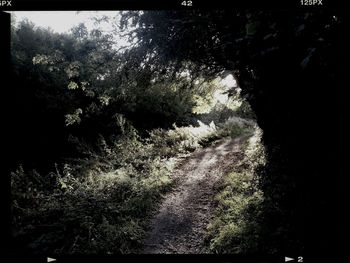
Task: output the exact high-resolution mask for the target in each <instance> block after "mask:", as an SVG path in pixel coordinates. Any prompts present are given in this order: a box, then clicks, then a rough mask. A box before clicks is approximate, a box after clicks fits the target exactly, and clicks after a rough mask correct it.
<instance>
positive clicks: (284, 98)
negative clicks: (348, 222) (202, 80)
mask: <svg viewBox="0 0 350 263" xmlns="http://www.w3.org/2000/svg"><path fill="white" fill-rule="evenodd" d="M123 17H124V20H123V21H124V24H123V26H126V27H127V26H134V25H138V27H136V29H135V30H134V31H133V32H134V34H135V37H136V38H138V40H139V48H140V49H141V50H143V51H144V50H147V51H150V52H155V53H156V54H157V55H158V60H157V62H158V63H159V64H164V63H165V64H166V65H170V66H173V70H176V69H178V68H181V67H184V65H185V66H187V65H193V67H189V69H190V70H191V71H193V73H194V74H195V73H199V72H200V73H201V74H203V72H205V74H207V75H208V76H210V75H215V74H219V73H220V74H224V73H225V72H226V71H227V70H230V71H233V72H234V73H235V77H236V79H237V82H238V84H239V87H240V88H241V89H242V94H243V96H244V97H245V98H247V100H248V102H249V103H250V105H251V107H252V109H253V111H254V112H255V114H256V117H257V121H258V124H259V126H260V127H261V128H262V130H263V131H264V135H263V142H264V144H265V145H266V147H267V151H266V154H267V167H266V169H264V170H261V171H260V176H261V178H262V180H261V181H260V184H261V188H262V191H263V192H264V195H265V199H264V202H263V205H264V211H263V213H264V215H265V216H264V217H263V218H264V220H263V222H261V223H262V224H263V225H264V233H260V234H261V235H264V237H263V238H262V240H264V242H263V244H261V245H263V246H262V247H261V250H260V251H265V252H273V251H276V250H277V251H279V252H280V253H282V254H285V253H288V251H293V253H295V251H298V253H299V254H303V253H304V252H305V253H312V254H313V255H317V251H320V250H321V251H324V250H326V249H328V248H329V247H332V246H334V245H335V243H333V241H332V240H334V239H336V235H337V234H339V233H340V232H341V231H342V230H341V227H340V226H339V228H337V230H334V229H333V227H332V226H334V225H338V222H336V218H337V217H335V216H333V213H335V214H337V212H336V211H335V206H334V205H333V204H335V203H337V199H336V196H337V192H336V191H337V190H335V189H339V188H340V189H341V188H342V187H341V185H340V184H339V183H338V184H337V187H329V185H328V183H329V179H328V176H329V175H330V174H332V175H334V174H336V175H335V176H336V177H337V178H338V179H339V178H340V177H339V176H341V171H340V170H339V169H338V168H335V167H338V164H337V158H339V155H340V149H341V146H340V145H341V141H340V139H339V138H340V134H341V130H340V129H341V124H340V123H341V117H340V115H341V114H340V112H341V108H340V105H341V101H342V100H341V97H342V96H341V93H342V87H343V86H344V68H343V65H344V59H343V55H342V54H344V52H345V46H344V38H343V36H344V32H345V31H344V30H345V27H344V26H343V25H344V23H343V22H344V21H343V20H344V13H343V12H341V11H340V10H330V9H329V10H326V9H317V10H316V9H315V10H312V11H311V10H301V9H300V10H255V9H252V10H242V9H232V10H211V11H208V10H189V11H148V12H146V11H145V12H143V13H139V12H126V13H124V16H123ZM144 52H146V51H144ZM184 63H185V64H184ZM234 92H235V91H234V90H232V94H234ZM326 120H333V121H334V123H337V124H336V125H328V124H326V122H327V121H326ZM320 164H322V165H320ZM336 181H337V180H336ZM338 182H340V181H339V180H338ZM325 193H327V195H324V194H325ZM326 196H327V197H326ZM329 207H333V209H332V212H327V213H326V214H327V215H325V213H324V212H325V211H326V210H328V208H329ZM330 222H332V223H330ZM325 226H329V227H325ZM315 240H316V241H315ZM338 245H340V244H338Z"/></svg>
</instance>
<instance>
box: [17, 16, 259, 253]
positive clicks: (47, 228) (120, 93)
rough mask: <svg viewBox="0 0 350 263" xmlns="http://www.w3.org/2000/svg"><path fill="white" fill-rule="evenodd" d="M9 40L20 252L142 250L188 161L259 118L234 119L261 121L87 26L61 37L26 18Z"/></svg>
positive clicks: (207, 84)
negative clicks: (178, 168)
mask: <svg viewBox="0 0 350 263" xmlns="http://www.w3.org/2000/svg"><path fill="white" fill-rule="evenodd" d="M11 45H12V49H11V52H12V66H13V71H12V74H13V76H12V77H13V81H14V83H13V89H14V94H15V98H14V102H13V103H14V104H15V112H14V113H13V118H14V119H16V122H15V126H16V127H14V131H15V134H13V136H14V137H16V138H18V139H17V140H16V141H14V144H15V145H14V147H15V148H17V149H18V151H16V153H17V156H16V159H15V160H14V162H13V163H12V164H11V165H12V171H13V172H12V173H11V191H12V218H13V222H12V224H13V237H14V239H13V246H14V247H16V249H18V250H20V251H26V252H34V253H54V254H62V253H63V254H66V253H104V254H105V253H130V252H135V251H138V249H139V248H140V246H141V245H142V239H143V238H144V234H145V229H146V227H147V222H148V221H147V220H148V218H149V216H150V213H151V212H152V211H154V209H156V205H157V203H158V202H159V201H160V200H161V197H162V194H163V193H165V192H166V191H167V190H168V189H169V188H170V187H171V186H172V184H173V182H172V178H171V176H170V174H171V171H172V169H173V168H174V166H175V165H176V163H177V161H178V160H179V159H180V158H181V156H183V155H186V154H188V153H189V152H191V151H193V150H195V149H197V148H200V147H203V146H206V145H208V144H210V143H212V142H213V141H215V140H217V139H219V138H222V137H225V136H232V137H236V136H238V135H240V134H242V133H245V132H247V131H248V130H249V127H251V126H252V125H253V121H252V120H250V121H247V120H243V119H240V118H238V117H235V118H233V119H232V118H230V117H232V116H233V115H236V116H242V117H247V116H250V117H251V118H253V117H254V115H252V114H251V110H250V109H249V106H248V107H247V102H246V101H245V100H244V99H241V98H239V96H238V97H237V98H236V99H235V100H233V99H232V100H228V101H230V103H231V104H230V103H226V104H220V103H218V102H217V101H216V99H215V96H214V94H215V92H224V89H223V87H222V86H221V85H220V84H219V82H218V80H217V79H215V78H212V79H205V78H204V77H203V76H201V75H198V76H195V77H191V76H190V75H188V74H186V73H182V74H172V75H169V74H170V73H171V71H170V70H167V69H165V71H164V72H163V69H164V68H162V67H159V65H158V64H152V63H154V62H153V61H152V58H150V60H151V61H148V60H149V58H147V57H146V58H145V57H144V54H143V53H142V52H141V53H140V52H138V51H137V50H132V49H131V50H126V51H124V52H120V51H117V50H116V49H114V48H112V45H113V41H112V36H111V35H106V34H102V33H101V32H99V31H98V30H92V31H91V32H89V31H87V29H86V27H85V26H84V25H83V24H80V25H79V26H77V27H75V28H73V29H72V31H71V33H70V34H58V33H54V32H52V31H50V30H49V29H42V28H37V27H36V26H35V25H34V24H32V23H30V22H28V21H21V22H20V23H19V24H18V25H16V26H15V25H12V42H11ZM169 72H170V73H169ZM234 101H235V102H236V104H237V105H236V106H234V105H233V104H234V103H233V102H234ZM247 114H248V115H247ZM198 120H202V121H203V122H201V121H198Z"/></svg>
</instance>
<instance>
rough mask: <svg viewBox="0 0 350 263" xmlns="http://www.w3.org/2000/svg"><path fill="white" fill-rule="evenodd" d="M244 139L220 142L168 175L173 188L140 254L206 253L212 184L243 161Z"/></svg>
mask: <svg viewBox="0 0 350 263" xmlns="http://www.w3.org/2000/svg"><path fill="white" fill-rule="evenodd" d="M247 137H248V136H247V135H245V136H241V137H238V138H235V139H231V138H225V139H222V140H220V141H219V142H217V143H216V144H215V145H214V146H210V147H207V148H204V149H199V150H197V151H195V152H194V153H192V154H191V155H190V156H189V157H187V158H186V159H184V160H183V161H182V162H181V164H180V165H179V166H178V168H177V169H175V171H174V172H173V175H172V176H173V178H174V180H176V186H175V187H174V189H173V190H172V191H171V192H169V193H168V194H167V195H166V196H165V198H164V201H163V203H162V204H161V205H160V208H159V210H158V212H157V214H156V215H155V216H154V217H153V218H152V220H151V225H150V231H149V233H148V236H147V238H146V240H145V242H144V250H143V253H145V254H160V253H161V254H198V253H201V254H204V253H210V252H209V251H207V249H206V248H205V246H204V244H203V242H204V239H205V231H206V227H207V225H208V223H209V221H210V219H211V216H212V212H213V211H214V208H215V202H214V196H215V193H216V191H215V185H216V184H217V182H218V181H219V179H220V178H221V177H222V176H223V175H224V174H225V173H226V172H228V171H230V169H231V168H232V166H233V165H235V163H237V161H239V160H241V159H242V158H243V153H242V151H241V146H242V143H243V142H244V141H245V140H246V139H247Z"/></svg>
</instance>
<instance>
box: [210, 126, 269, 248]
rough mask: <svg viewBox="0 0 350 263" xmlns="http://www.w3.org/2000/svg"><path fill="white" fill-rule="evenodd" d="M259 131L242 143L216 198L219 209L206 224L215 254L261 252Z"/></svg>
mask: <svg viewBox="0 0 350 263" xmlns="http://www.w3.org/2000/svg"><path fill="white" fill-rule="evenodd" d="M261 132H262V131H261V130H260V129H259V128H258V127H255V129H254V135H253V136H252V137H250V138H249V139H248V140H247V141H246V142H245V144H244V151H243V154H244V158H243V159H242V160H241V161H240V162H239V163H237V164H235V165H234V168H233V170H232V171H231V172H230V173H228V174H227V175H225V176H224V178H223V180H222V182H221V185H220V186H219V187H218V188H219V189H218V194H217V196H216V197H215V199H216V201H217V203H218V208H217V210H216V212H215V213H214V214H215V215H214V218H213V219H212V221H211V223H210V225H209V226H208V237H207V240H208V244H209V246H210V249H211V251H212V252H214V253H234V254H236V253H240V254H242V253H243V254H249V253H258V252H259V251H261V247H260V246H261V243H262V240H261V236H262V235H261V231H262V228H261V226H262V221H261V219H262V217H263V213H262V201H263V199H264V193H263V192H262V191H261V189H260V187H259V174H258V169H259V167H260V168H261V167H262V166H263V165H265V162H266V160H265V158H266V157H265V155H264V146H263V144H262V142H261V135H262V133H261Z"/></svg>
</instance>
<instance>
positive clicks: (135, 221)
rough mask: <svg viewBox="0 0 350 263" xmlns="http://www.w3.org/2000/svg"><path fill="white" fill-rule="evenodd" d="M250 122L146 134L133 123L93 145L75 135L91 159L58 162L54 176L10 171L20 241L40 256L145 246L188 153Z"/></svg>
mask: <svg viewBox="0 0 350 263" xmlns="http://www.w3.org/2000/svg"><path fill="white" fill-rule="evenodd" d="M249 125H250V124H248V123H245V121H243V120H241V119H239V118H236V119H231V120H228V121H227V122H226V124H223V125H220V126H216V125H215V124H214V123H211V124H210V125H205V124H204V123H201V122H200V121H199V122H198V126H196V127H193V126H188V127H176V126H175V125H174V127H173V129H170V130H165V129H155V130H152V131H151V132H150V134H149V137H148V138H147V139H142V138H140V137H139V136H138V133H137V131H136V130H135V129H134V128H133V127H132V126H131V125H126V126H125V127H124V135H123V136H121V137H120V138H118V139H117V140H114V141H113V143H111V142H109V143H107V142H106V140H105V139H104V138H103V137H102V136H101V137H100V139H99V143H98V147H97V150H96V147H95V148H94V150H93V148H92V147H90V146H89V145H87V144H85V143H84V142H81V141H79V140H78V139H76V138H72V141H75V143H76V146H77V148H78V149H80V151H81V152H82V153H84V154H85V156H86V157H85V158H81V159H74V160H68V161H67V162H65V163H64V164H60V165H56V169H55V170H54V171H52V172H51V173H49V174H39V173H38V172H36V171H35V170H32V171H25V170H24V169H23V168H22V167H19V168H18V169H17V170H16V171H14V172H12V174H11V188H12V218H13V222H12V224H13V237H14V239H13V242H14V243H15V244H14V245H15V246H16V247H19V248H21V249H22V251H28V252H31V253H37V254H49V253H50V254H54V255H55V254H58V255H59V254H98V253H102V254H115V253H135V252H137V251H139V249H140V248H141V245H142V240H143V238H144V235H145V229H146V227H147V223H148V219H149V217H150V215H151V213H152V211H154V209H155V208H156V207H157V204H158V203H159V201H160V200H161V199H162V196H163V194H164V193H165V192H166V191H167V190H169V189H170V188H171V186H172V184H173V181H172V178H171V172H172V170H173V169H174V167H175V166H176V164H177V163H178V160H179V159H180V158H181V156H186V155H187V154H188V153H190V152H191V151H194V150H195V149H197V148H199V147H202V145H205V144H206V143H207V142H208V141H210V140H216V139H218V138H221V137H225V136H237V135H239V134H240V133H241V132H243V131H244V130H245V129H246V128H247V127H248V126H249Z"/></svg>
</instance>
